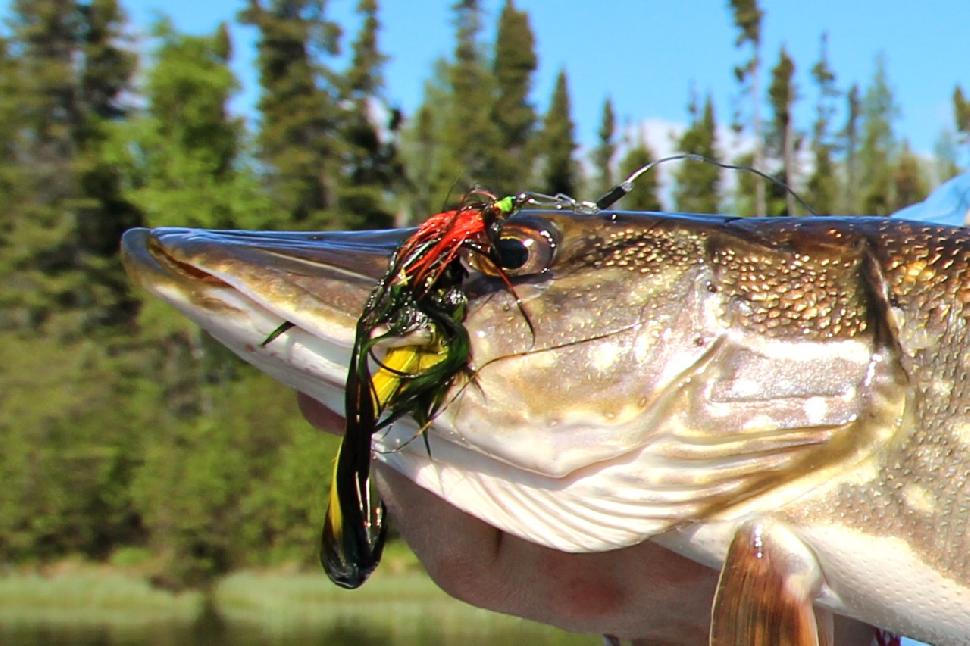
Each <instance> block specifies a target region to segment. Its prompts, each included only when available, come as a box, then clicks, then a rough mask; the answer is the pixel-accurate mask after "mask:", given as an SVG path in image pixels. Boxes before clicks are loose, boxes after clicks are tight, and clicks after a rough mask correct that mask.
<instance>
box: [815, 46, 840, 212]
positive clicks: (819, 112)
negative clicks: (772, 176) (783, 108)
mask: <svg viewBox="0 0 970 646" xmlns="http://www.w3.org/2000/svg"><path fill="white" fill-rule="evenodd" d="M812 79H813V80H814V81H815V85H816V88H817V89H816V91H817V98H816V101H815V123H814V125H813V127H812V158H813V164H812V174H811V176H810V177H809V179H808V200H809V204H811V205H812V207H813V208H814V209H815V211H816V213H822V214H831V213H835V211H836V210H838V208H839V203H838V190H839V188H838V178H837V177H836V173H835V162H834V160H833V157H832V154H833V145H832V142H831V141H830V139H829V137H830V133H829V127H830V122H831V119H832V114H833V112H834V109H833V107H832V101H833V100H834V99H835V98H836V97H837V96H838V90H836V89H835V73H834V72H833V71H832V69H831V67H830V66H829V60H828V37H827V36H826V35H825V34H823V35H822V38H821V52H820V54H819V59H818V61H817V62H816V63H815V65H814V66H813V67H812Z"/></svg>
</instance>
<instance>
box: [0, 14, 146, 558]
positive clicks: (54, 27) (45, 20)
mask: <svg viewBox="0 0 970 646" xmlns="http://www.w3.org/2000/svg"><path fill="white" fill-rule="evenodd" d="M9 24H10V29H11V34H10V37H9V40H6V41H5V47H4V50H5V51H4V55H3V56H2V60H0V75H2V76H0V82H2V83H3V85H4V89H5V90H6V89H10V90H14V91H15V92H16V94H15V95H13V96H11V97H7V98H5V99H4V100H0V111H2V113H3V116H4V117H5V118H6V117H9V118H11V119H12V121H11V122H5V123H4V124H3V125H2V126H0V133H2V145H3V146H4V147H5V148H6V150H5V152H7V153H9V155H10V157H9V158H8V159H7V160H6V161H5V165H6V164H16V165H17V166H19V167H20V168H19V169H18V170H17V171H13V172H6V171H10V170H12V169H11V167H10V166H7V167H6V168H5V169H4V170H5V172H3V173H2V175H0V182H5V183H6V185H5V186H4V187H3V189H4V199H5V217H4V225H3V232H2V235H0V280H2V282H3V284H4V286H5V287H4V290H3V291H2V295H0V312H2V313H0V365H3V366H4V371H3V373H2V375H0V392H2V393H3V397H2V406H3V415H0V435H2V436H3V437H4V451H3V452H2V453H0V479H2V480H3V482H4V483H6V486H5V487H4V491H3V492H2V493H0V558H4V559H10V558H18V557H24V556H27V557H32V558H38V557H41V558H44V557H52V556H56V555H59V554H64V553H68V552H80V553H85V554H89V555H95V556H96V555H103V554H104V552H105V550H106V549H110V547H111V541H112V540H118V539H121V540H124V539H125V538H131V537H132V535H133V534H137V531H138V530H137V528H136V527H135V525H136V523H135V522H133V519H132V517H131V514H130V505H129V501H128V497H127V484H128V477H129V474H130V470H131V467H132V464H133V463H134V460H135V453H136V446H133V445H135V444H136V441H135V440H134V439H133V438H132V435H131V433H130V432H129V431H130V426H129V425H130V424H132V423H134V422H135V420H137V418H138V415H137V410H136V409H135V408H134V407H133V406H132V403H131V402H130V400H128V399H127V395H128V394H129V393H130V392H131V383H132V380H131V376H132V368H133V365H132V363H131V361H130V360H129V359H128V357H127V356H126V355H125V354H124V353H123V350H124V348H125V347H126V341H127V339H125V338H119V336H120V335H122V334H124V332H125V330H126V327H125V326H124V324H125V323H127V322H128V319H129V316H130V312H129V311H128V306H127V305H126V303H125V302H124V301H125V300H126V299H127V281H125V282H122V279H121V277H120V276H121V272H120V266H119V265H118V263H117V256H116V251H115V250H116V249H117V239H116V238H115V239H114V240H111V242H110V245H109V243H108V241H107V238H108V237H113V233H111V232H112V231H113V230H116V229H117V228H118V226H119V222H123V219H124V218H125V217H127V216H128V213H126V212H125V211H124V209H122V208H117V209H116V208H115V207H118V206H119V205H118V204H116V203H113V202H112V200H113V199H114V198H115V197H116V196H117V192H116V190H115V186H114V185H113V184H112V181H113V178H114V175H113V172H109V171H108V170H107V169H109V165H108V164H107V162H106V161H105V160H103V159H101V158H100V155H101V153H102V142H103V140H104V136H105V135H104V132H105V129H106V128H107V127H108V123H107V122H108V120H110V119H113V118H115V117H117V116H118V114H119V113H120V109H121V107H120V104H119V102H118V97H119V96H120V94H121V92H122V90H123V89H124V88H126V87H127V85H128V82H129V79H128V76H129V75H130V72H131V69H132V65H131V61H132V59H131V57H130V54H128V53H127V52H124V51H122V49H121V48H119V46H118V42H117V38H118V36H119V34H120V33H121V31H122V29H123V16H122V15H121V13H120V12H119V11H118V10H117V5H116V4H115V3H113V2H108V1H103V2H93V3H90V4H84V5H78V4H75V3H74V2H68V1H66V0H34V1H31V2H27V1H21V2H16V3H15V4H14V5H13V7H12V12H11V19H10V21H9ZM6 45H9V47H7V46H6ZM11 101H15V102H16V105H13V104H12V103H11ZM105 178H107V179H105ZM38 393H43V396H44V398H45V401H44V405H43V406H38V405H37V397H38ZM146 423H147V422H146Z"/></svg>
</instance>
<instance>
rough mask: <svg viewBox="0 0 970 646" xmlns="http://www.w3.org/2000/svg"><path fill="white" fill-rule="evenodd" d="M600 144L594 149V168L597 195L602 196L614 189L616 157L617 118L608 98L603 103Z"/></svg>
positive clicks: (599, 132) (611, 102) (599, 133)
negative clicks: (614, 160) (614, 159)
mask: <svg viewBox="0 0 970 646" xmlns="http://www.w3.org/2000/svg"><path fill="white" fill-rule="evenodd" d="M597 134H598V135H599V144H598V145H597V146H596V148H594V149H593V167H594V168H595V169H596V190H595V193H596V194H597V195H602V194H603V193H605V192H606V191H608V190H610V188H612V187H613V157H614V156H615V155H616V140H615V137H616V117H615V115H614V114H613V101H612V100H611V99H610V98H609V97H607V98H606V100H605V101H604V102H603V116H602V117H601V118H600V128H599V131H598V133H597Z"/></svg>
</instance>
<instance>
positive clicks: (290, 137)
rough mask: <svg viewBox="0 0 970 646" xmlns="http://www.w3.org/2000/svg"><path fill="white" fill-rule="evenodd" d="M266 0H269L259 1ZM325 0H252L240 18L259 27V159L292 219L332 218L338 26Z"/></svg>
mask: <svg viewBox="0 0 970 646" xmlns="http://www.w3.org/2000/svg"><path fill="white" fill-rule="evenodd" d="M264 2H268V5H264ZM325 9H326V3H325V1H324V0H250V1H249V5H248V6H247V8H246V9H245V10H243V11H242V12H241V13H240V16H239V17H240V20H241V21H242V22H243V23H246V24H249V25H253V26H254V27H256V28H257V29H258V30H259V41H258V43H257V52H258V65H259V82H260V88H261V94H260V98H259V103H258V105H257V107H258V109H259V113H260V117H261V120H260V130H259V134H258V137H257V144H258V147H259V153H258V156H259V159H260V161H262V162H263V164H264V165H265V167H266V170H267V176H268V177H267V180H268V181H267V185H268V189H269V194H270V195H272V197H273V200H274V202H275V203H276V208H278V209H280V210H281V211H282V212H283V213H286V214H287V215H288V216H289V218H290V219H291V226H298V227H305V228H317V227H323V228H326V227H327V226H329V225H331V222H330V220H329V218H328V215H329V214H328V213H327V210H328V209H330V208H332V207H333V206H334V201H335V196H334V192H335V187H336V184H337V181H338V178H337V174H338V170H339V168H338V161H339V156H340V152H341V151H340V150H339V141H338V137H337V132H338V129H339V125H340V111H339V108H338V106H337V101H336V90H335V83H334V80H335V79H334V74H333V73H332V71H331V70H330V69H329V68H328V67H327V66H326V65H325V64H324V59H325V57H327V56H332V55H335V54H337V53H338V51H339V28H338V27H337V25H336V24H334V23H333V22H331V21H329V20H327V18H326V11H325Z"/></svg>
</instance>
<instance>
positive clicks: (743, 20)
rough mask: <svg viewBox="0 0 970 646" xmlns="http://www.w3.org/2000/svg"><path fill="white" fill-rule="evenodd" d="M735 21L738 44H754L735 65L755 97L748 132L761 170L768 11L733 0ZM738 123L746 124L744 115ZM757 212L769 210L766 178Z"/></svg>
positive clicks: (758, 188) (747, 0)
mask: <svg viewBox="0 0 970 646" xmlns="http://www.w3.org/2000/svg"><path fill="white" fill-rule="evenodd" d="M728 4H729V6H730V9H731V14H732V17H733V18H734V25H735V27H737V29H738V36H737V38H736V39H735V41H734V45H735V47H738V48H741V47H744V46H745V45H749V46H750V52H751V53H750V57H749V58H748V60H747V61H745V62H744V63H743V64H742V65H739V66H736V67H735V68H734V75H735V78H736V79H737V81H738V83H739V84H740V85H741V88H742V94H745V95H747V96H748V99H749V100H750V101H751V112H750V115H749V117H748V128H747V130H748V132H749V133H750V135H751V138H752V139H753V140H754V155H753V164H754V166H755V168H757V169H758V170H762V171H763V170H764V169H763V168H762V166H763V164H764V143H763V140H762V132H761V78H760V76H761V75H760V72H761V21H762V19H763V18H764V12H763V11H762V10H761V8H760V7H759V6H758V1H757V0H729V3H728ZM737 121H738V127H739V128H743V126H742V125H741V123H740V122H741V119H738V120H737ZM754 207H755V212H756V213H758V214H759V215H763V214H765V213H766V212H767V205H766V199H765V186H764V183H763V182H758V183H757V184H756V185H755V199H754Z"/></svg>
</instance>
